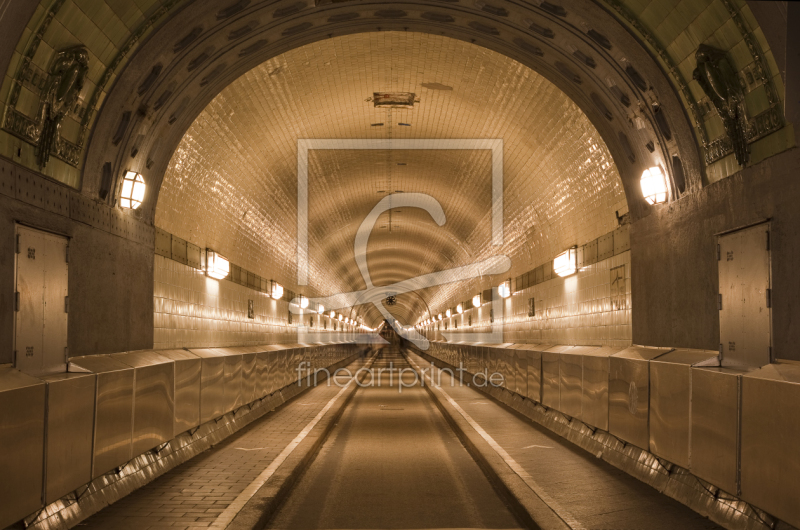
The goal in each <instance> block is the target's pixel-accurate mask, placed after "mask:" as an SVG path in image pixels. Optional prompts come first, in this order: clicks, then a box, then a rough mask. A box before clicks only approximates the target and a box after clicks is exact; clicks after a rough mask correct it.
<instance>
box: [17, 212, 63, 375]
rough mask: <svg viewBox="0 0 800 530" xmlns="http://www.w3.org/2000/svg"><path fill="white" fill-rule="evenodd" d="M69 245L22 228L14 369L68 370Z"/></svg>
mask: <svg viewBox="0 0 800 530" xmlns="http://www.w3.org/2000/svg"><path fill="white" fill-rule="evenodd" d="M68 252H69V251H68V240H67V238H65V237H61V236H57V235H54V234H51V233H49V232H43V231H40V230H34V229H32V228H27V227H23V226H17V274H16V298H17V311H16V314H15V315H16V318H15V323H14V331H15V333H14V350H15V355H14V358H15V365H16V367H17V368H18V369H19V370H22V371H24V372H27V373H30V374H42V373H51V372H59V371H65V370H66V361H67V312H68V310H69V299H68V298H67V295H68V291H67V281H68V269H67V267H68V263H67V262H68V259H69V255H68Z"/></svg>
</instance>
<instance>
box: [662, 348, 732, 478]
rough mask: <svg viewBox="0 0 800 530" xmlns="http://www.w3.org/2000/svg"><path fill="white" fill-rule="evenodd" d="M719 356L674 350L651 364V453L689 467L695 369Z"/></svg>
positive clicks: (708, 352)
mask: <svg viewBox="0 0 800 530" xmlns="http://www.w3.org/2000/svg"><path fill="white" fill-rule="evenodd" d="M718 356H719V354H718V352H713V351H702V350H683V349H680V350H674V351H671V352H669V353H666V354H664V355H661V356H659V357H657V358H655V359H653V360H652V361H651V362H650V412H649V414H650V452H651V453H653V454H654V455H656V456H660V457H661V458H666V459H667V460H669V461H670V462H672V463H675V464H678V465H679V466H681V467H684V468H688V467H689V429H690V428H691V419H690V414H691V399H692V366H694V365H698V364H701V363H703V362H708V361H709V360H711V361H714V362H715V363H716V364H718V362H719V361H718Z"/></svg>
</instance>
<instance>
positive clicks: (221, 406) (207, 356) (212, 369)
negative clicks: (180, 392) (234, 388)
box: [191, 348, 226, 424]
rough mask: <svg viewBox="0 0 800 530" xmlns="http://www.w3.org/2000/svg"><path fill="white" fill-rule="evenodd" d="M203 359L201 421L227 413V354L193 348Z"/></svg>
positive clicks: (208, 349)
mask: <svg viewBox="0 0 800 530" xmlns="http://www.w3.org/2000/svg"><path fill="white" fill-rule="evenodd" d="M191 353H193V354H195V355H197V356H198V357H200V358H201V359H202V368H201V371H200V423H201V424H202V423H205V422H207V421H211V420H213V419H214V418H218V417H220V416H222V415H223V414H225V412H226V411H225V384H224V374H225V356H224V355H223V354H221V353H219V352H217V351H216V350H214V349H210V348H201V349H192V350H191Z"/></svg>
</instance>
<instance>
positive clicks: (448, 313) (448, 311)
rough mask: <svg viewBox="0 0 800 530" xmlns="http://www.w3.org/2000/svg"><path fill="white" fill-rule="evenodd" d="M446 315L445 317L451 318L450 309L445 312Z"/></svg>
mask: <svg viewBox="0 0 800 530" xmlns="http://www.w3.org/2000/svg"><path fill="white" fill-rule="evenodd" d="M444 314H445V315H447V318H450V314H451V313H450V310H449V309H448V310H447V311H445V312H444Z"/></svg>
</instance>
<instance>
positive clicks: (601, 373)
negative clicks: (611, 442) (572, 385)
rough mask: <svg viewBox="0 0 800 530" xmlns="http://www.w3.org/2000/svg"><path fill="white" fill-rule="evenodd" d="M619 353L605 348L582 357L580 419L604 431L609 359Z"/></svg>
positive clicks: (606, 428)
mask: <svg viewBox="0 0 800 530" xmlns="http://www.w3.org/2000/svg"><path fill="white" fill-rule="evenodd" d="M619 351H620V349H619V348H611V347H605V348H597V349H596V350H592V351H590V352H587V353H584V354H583V355H582V357H583V359H582V362H583V384H582V388H581V415H580V419H581V421H583V422H584V423H586V424H588V425H591V426H593V427H597V428H599V429H603V430H604V431H607V430H608V376H609V372H610V371H611V361H610V359H609V357H610V356H611V355H614V354H615V353H617V352H619Z"/></svg>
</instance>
